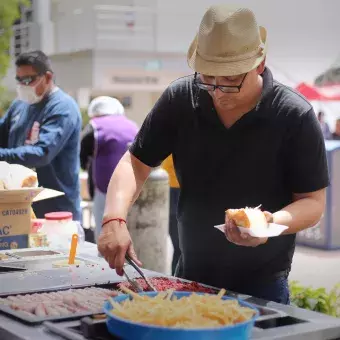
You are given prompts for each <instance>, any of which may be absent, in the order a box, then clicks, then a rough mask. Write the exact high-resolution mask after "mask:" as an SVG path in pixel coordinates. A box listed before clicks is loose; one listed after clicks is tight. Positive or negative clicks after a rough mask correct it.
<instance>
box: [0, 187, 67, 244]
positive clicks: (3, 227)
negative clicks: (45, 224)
mask: <svg viewBox="0 0 340 340" xmlns="http://www.w3.org/2000/svg"><path fill="white" fill-rule="evenodd" d="M62 195H64V193H62V192H59V191H56V190H51V189H44V188H24V189H18V190H0V250H6V249H17V248H28V234H29V233H30V232H31V205H32V203H33V202H37V201H42V200H45V199H49V198H54V197H58V196H62Z"/></svg>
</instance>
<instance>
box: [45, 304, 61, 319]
mask: <svg viewBox="0 0 340 340" xmlns="http://www.w3.org/2000/svg"><path fill="white" fill-rule="evenodd" d="M45 310H46V314H47V315H48V316H54V317H58V316H60V315H61V314H60V313H59V311H58V310H57V309H56V307H53V306H45Z"/></svg>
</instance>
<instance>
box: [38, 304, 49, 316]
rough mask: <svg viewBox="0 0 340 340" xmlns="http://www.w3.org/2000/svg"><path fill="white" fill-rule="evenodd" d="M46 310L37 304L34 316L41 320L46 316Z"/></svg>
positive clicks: (42, 305)
mask: <svg viewBox="0 0 340 340" xmlns="http://www.w3.org/2000/svg"><path fill="white" fill-rule="evenodd" d="M46 314H47V313H46V309H45V306H44V304H43V303H39V304H38V305H37V307H36V308H35V315H36V316H38V317H40V318H43V317H45V316H46Z"/></svg>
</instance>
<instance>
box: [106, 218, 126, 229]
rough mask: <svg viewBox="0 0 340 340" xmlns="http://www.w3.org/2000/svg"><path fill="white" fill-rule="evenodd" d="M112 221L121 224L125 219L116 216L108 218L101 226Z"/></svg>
mask: <svg viewBox="0 0 340 340" xmlns="http://www.w3.org/2000/svg"><path fill="white" fill-rule="evenodd" d="M113 221H118V222H119V224H121V223H125V224H126V221H125V220H124V219H123V218H119V217H116V218H110V219H109V220H107V221H105V222H103V223H102V228H103V227H104V225H106V224H108V223H110V222H113Z"/></svg>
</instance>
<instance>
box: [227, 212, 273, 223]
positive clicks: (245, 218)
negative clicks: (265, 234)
mask: <svg viewBox="0 0 340 340" xmlns="http://www.w3.org/2000/svg"><path fill="white" fill-rule="evenodd" d="M226 214H227V218H228V219H229V220H232V221H234V222H235V224H236V225H237V226H238V227H243V228H253V227H256V228H258V227H268V221H267V219H266V215H265V214H264V213H263V212H262V211H261V210H260V209H258V208H242V209H228V210H227V211H226Z"/></svg>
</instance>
